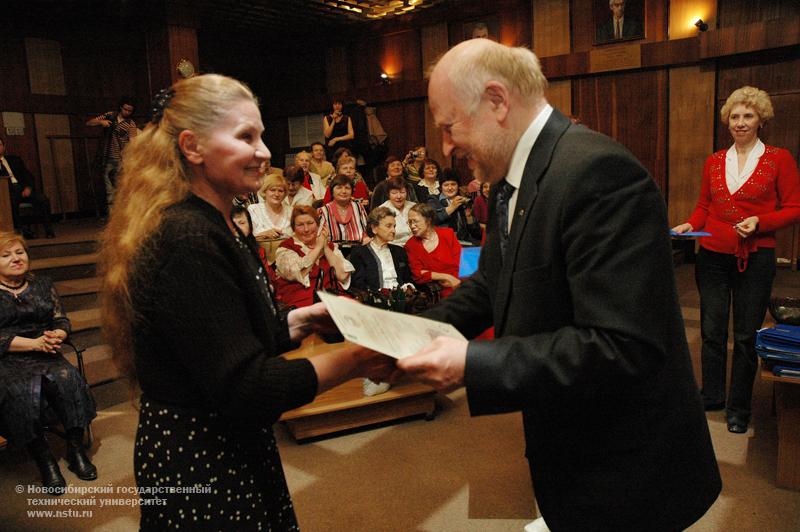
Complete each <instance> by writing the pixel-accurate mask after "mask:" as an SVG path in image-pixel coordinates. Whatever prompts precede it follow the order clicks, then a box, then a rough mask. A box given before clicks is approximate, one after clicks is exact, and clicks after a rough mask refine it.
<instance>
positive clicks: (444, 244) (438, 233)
mask: <svg viewBox="0 0 800 532" xmlns="http://www.w3.org/2000/svg"><path fill="white" fill-rule="evenodd" d="M435 216H436V213H435V211H434V210H433V208H432V207H431V206H430V205H427V204H425V203H417V204H415V205H414V206H413V207H411V209H409V211H408V226H409V227H410V228H411V232H412V233H414V236H412V237H411V238H410V239H409V240H408V242H406V245H405V248H406V254H407V255H408V265H409V266H410V267H411V275H412V276H413V277H414V282H415V283H416V284H425V283H430V282H439V283H440V284H441V285H442V297H447V296H449V295H450V294H451V293H452V292H453V289H455V288H456V287H457V286H458V285H459V284H461V280H460V279H459V278H458V267H459V265H460V264H461V244H459V243H458V239H457V238H456V234H455V233H454V232H453V230H452V229H450V228H449V227H436V225H435V224H434V217H435Z"/></svg>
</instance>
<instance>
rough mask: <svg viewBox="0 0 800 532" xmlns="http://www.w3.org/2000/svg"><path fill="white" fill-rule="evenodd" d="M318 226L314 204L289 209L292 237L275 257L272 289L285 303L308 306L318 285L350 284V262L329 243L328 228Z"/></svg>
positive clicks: (339, 287)
mask: <svg viewBox="0 0 800 532" xmlns="http://www.w3.org/2000/svg"><path fill="white" fill-rule="evenodd" d="M319 229H320V227H319V215H318V214H317V211H316V210H314V208H313V207H308V206H305V205H303V206H300V207H295V208H294V209H293V210H292V231H294V236H293V237H292V238H287V239H286V240H284V241H283V242H282V243H281V245H280V246H279V247H278V251H277V253H276V257H275V267H276V272H277V274H278V275H277V279H276V281H275V292H276V296H277V299H278V300H279V301H281V302H282V303H284V304H285V305H288V306H291V307H295V308H297V307H307V306H309V305H311V304H313V303H314V292H315V290H317V289H318V288H326V289H329V288H330V289H335V290H341V289H344V290H347V289H348V288H349V287H350V274H351V272H352V271H353V265H352V264H350V262H349V261H348V260H347V259H345V258H344V255H342V252H341V251H339V248H338V246H337V245H336V244H334V243H333V242H328V233H327V230H326V229H325V228H324V227H323V228H322V231H321V232H320V231H319ZM331 272H333V275H331ZM320 277H321V279H320Z"/></svg>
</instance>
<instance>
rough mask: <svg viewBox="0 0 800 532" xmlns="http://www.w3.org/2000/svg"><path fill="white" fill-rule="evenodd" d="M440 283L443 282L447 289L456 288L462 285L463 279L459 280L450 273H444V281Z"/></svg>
mask: <svg viewBox="0 0 800 532" xmlns="http://www.w3.org/2000/svg"><path fill="white" fill-rule="evenodd" d="M439 282H441V283H442V284H443V285H445V286H447V287H450V288H456V287H457V286H458V285H460V284H461V279H459V278H458V277H453V276H452V275H450V274H449V273H443V274H442V279H441V280H440V281H439Z"/></svg>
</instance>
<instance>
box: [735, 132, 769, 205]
mask: <svg viewBox="0 0 800 532" xmlns="http://www.w3.org/2000/svg"><path fill="white" fill-rule="evenodd" d="M766 149H767V147H766V146H764V143H763V142H761V139H756V145H755V146H753V149H751V150H750V153H748V154H747V161H745V163H744V168H742V171H741V172H739V157H738V153H737V152H736V144H734V145H733V146H731V147H730V148H728V151H727V153H726V154H725V183H726V184H727V185H728V192H730V193H731V194H735V193H736V191H737V190H739V189H740V188H742V185H744V184H745V183H746V182H747V180H748V179H750V176H751V175H753V172H754V171H755V169H756V166H758V160H759V159H761V156H762V155H764V152H765V151H766Z"/></svg>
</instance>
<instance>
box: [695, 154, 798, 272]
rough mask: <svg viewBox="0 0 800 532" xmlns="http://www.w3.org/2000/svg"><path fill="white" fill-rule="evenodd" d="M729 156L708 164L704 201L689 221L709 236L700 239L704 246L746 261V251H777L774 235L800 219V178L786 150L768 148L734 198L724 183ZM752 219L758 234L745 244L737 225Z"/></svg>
mask: <svg viewBox="0 0 800 532" xmlns="http://www.w3.org/2000/svg"><path fill="white" fill-rule="evenodd" d="M727 151H728V150H727V149H725V150H720V151H718V152H716V153H715V154H713V155H712V156H711V157H709V158H708V159H706V164H705V166H704V167H703V183H702V186H701V189H700V198H699V199H698V200H697V206H696V207H695V209H694V212H693V213H692V215H691V216H690V217H689V220H687V221H688V223H690V224H691V225H692V227H693V228H694V230H695V231H700V230H703V231H707V232H709V233H711V236H707V237H705V238H701V239H700V245H701V246H702V247H704V248H706V249H709V250H711V251H716V252H718V253H730V254H736V255H737V256H740V254H741V253H743V254H744V257H743V258H745V259H746V257H747V252H748V251H755V250H756V249H758V248H774V247H775V230H776V229H780V228H781V227H784V226H787V225H791V224H793V223H795V222H797V221H798V220H800V176H799V175H798V172H797V163H795V161H794V159H793V158H792V156H791V154H790V153H789V152H788V151H787V150H784V149H783V148H775V147H773V146H766V150H765V151H764V155H762V156H761V158H760V159H759V161H758V164H757V165H756V168H755V170H754V171H753V174H752V175H751V176H750V178H749V179H748V180H747V181H746V182H745V183H744V185H742V187H741V188H740V189H739V190H737V191H736V192H735V193H734V194H731V193H730V192H729V191H728V185H727V183H726V181H725V155H726V153H727ZM750 216H758V219H759V222H758V230H757V231H756V232H755V233H754V234H753V235H752V236H750V237H749V238H747V239H746V240H745V241H741V239H740V238H739V236H738V235H737V234H736V231H735V230H734V228H733V226H734V225H735V224H737V223H739V222H741V221H742V220H744V219H745V218H748V217H750ZM740 241H741V242H740Z"/></svg>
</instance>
